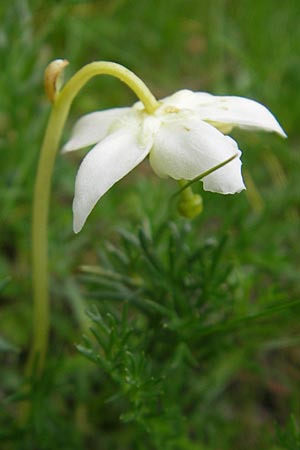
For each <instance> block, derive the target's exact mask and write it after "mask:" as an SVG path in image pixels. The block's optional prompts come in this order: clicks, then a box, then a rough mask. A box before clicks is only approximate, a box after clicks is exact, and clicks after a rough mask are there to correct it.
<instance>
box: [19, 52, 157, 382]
mask: <svg viewBox="0 0 300 450" xmlns="http://www.w3.org/2000/svg"><path fill="white" fill-rule="evenodd" d="M96 75H112V76H114V77H116V78H119V79H120V80H121V81H123V82H124V83H126V84H127V85H128V86H129V87H130V88H131V89H132V90H133V91H134V92H135V94H136V95H137V97H138V98H139V99H140V100H141V101H142V102H143V104H144V106H145V109H146V111H147V112H148V113H149V114H151V113H153V112H154V111H155V109H156V108H157V107H158V102H157V100H156V99H155V97H154V96H153V95H152V93H151V92H150V91H149V89H148V88H147V86H146V85H145V84H144V83H143V82H142V81H141V80H140V79H139V78H138V77H137V76H136V75H135V74H134V73H133V72H131V71H129V70H128V69H126V68H125V67H123V66H121V65H119V64H116V63H112V62H105V61H101V62H93V63H90V64H87V65H86V66H84V67H83V68H82V69H80V70H79V71H78V72H77V73H76V74H75V75H74V76H73V77H72V78H71V79H70V80H69V81H68V82H67V83H66V85H65V86H64V87H63V89H62V90H61V91H60V92H57V93H56V95H55V101H54V105H53V108H52V111H51V115H50V118H49V122H48V126H47V130H46V134H45V137H44V142H43V146H42V149H41V154H40V160H39V164H38V169H37V176H36V183H35V189H34V200H33V221H32V278H33V302H34V306H33V307H34V314H33V343H32V347H31V351H30V354H29V358H28V362H27V368H26V372H27V375H29V376H30V375H33V372H34V371H35V370H36V372H37V374H40V373H41V372H42V371H43V367H44V363H45V357H46V353H47V347H48V336H49V327H50V321H49V312H50V305H49V292H48V215H49V201H50V189H51V178H52V172H53V167H54V161H55V157H56V154H57V150H58V146H59V142H60V138H61V134H62V131H63V127H64V124H65V122H66V119H67V116H68V113H69V110H70V107H71V104H72V102H73V100H74V98H75V96H76V95H77V94H78V92H79V91H80V89H81V88H82V87H83V86H84V85H85V84H86V83H87V82H88V81H89V80H90V79H91V78H92V77H94V76H96Z"/></svg>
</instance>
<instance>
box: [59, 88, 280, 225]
mask: <svg viewBox="0 0 300 450" xmlns="http://www.w3.org/2000/svg"><path fill="white" fill-rule="evenodd" d="M233 127H239V128H244V129H248V130H265V131H274V132H276V133H278V134H280V135H281V136H284V137H285V136H286V134H285V132H284V131H283V129H282V128H281V126H280V125H279V123H278V122H277V120H276V119H275V117H274V116H273V115H272V114H271V113H270V111H269V110H268V109H267V108H266V107H264V106H263V105H261V104H260V103H257V102H255V101H253V100H249V99H246V98H242V97H231V96H230V97H227V96H226V97H220V96H214V95H211V94H207V93H203V92H192V91H189V90H181V91H178V92H176V93H175V94H173V95H171V96H169V97H166V98H164V99H162V100H160V101H159V107H158V108H157V109H156V110H155V112H154V113H152V114H149V113H147V112H146V110H145V108H144V106H143V104H142V103H141V102H138V103H136V104H134V105H133V106H132V107H131V108H129V107H126V108H115V109H109V110H105V111H97V112H93V113H90V114H87V115H85V116H83V117H82V118H81V119H79V120H78V122H77V123H76V124H75V126H74V129H73V132H72V135H71V138H70V140H69V141H68V142H67V143H66V144H65V146H64V148H63V151H64V152H68V151H72V150H78V149H80V148H83V147H87V146H90V145H94V147H93V148H92V149H91V150H90V152H89V153H88V154H87V155H86V157H85V158H84V159H83V161H82V164H81V166H80V168H79V170H78V173H77V177H76V183H75V197H74V202H73V211H74V231H75V233H78V232H79V231H80V230H81V228H82V227H83V225H84V223H85V221H86V219H87V217H88V215H89V214H90V212H91V211H92V209H93V208H94V206H95V204H96V203H97V201H98V200H99V199H100V198H101V197H102V195H103V194H105V192H106V191H107V190H108V189H109V188H111V187H112V186H113V185H114V184H115V183H116V182H117V181H119V180H120V179H121V178H123V177H124V176H125V175H126V174H128V173H129V172H130V171H131V170H132V169H134V167H136V166H137V165H138V164H139V163H140V162H141V161H143V160H144V159H145V158H146V156H148V155H149V160H150V164H151V166H152V169H153V170H154V172H155V173H156V174H157V175H158V176H160V177H171V178H174V179H176V180H180V179H184V180H192V179H194V178H196V177H197V176H199V175H200V174H201V173H203V172H206V171H207V170H209V169H211V168H212V167H214V166H216V165H218V164H220V163H222V162H224V161H225V160H227V159H229V158H230V157H231V156H233V155H234V154H237V157H236V158H235V159H233V160H232V161H230V162H229V163H228V164H226V165H225V166H223V167H221V168H220V169H218V170H216V171H215V172H212V173H210V174H209V175H207V176H206V177H204V178H203V180H202V181H203V187H204V189H205V190H207V191H211V192H218V193H221V194H234V193H237V192H240V191H242V190H243V189H245V185H244V182H243V178H242V174H241V160H240V155H241V152H240V150H239V149H238V146H237V143H236V142H235V141H234V140H233V139H232V138H230V137H228V136H226V134H227V133H229V132H230V131H231V130H232V128H233ZM95 144H96V145H95Z"/></svg>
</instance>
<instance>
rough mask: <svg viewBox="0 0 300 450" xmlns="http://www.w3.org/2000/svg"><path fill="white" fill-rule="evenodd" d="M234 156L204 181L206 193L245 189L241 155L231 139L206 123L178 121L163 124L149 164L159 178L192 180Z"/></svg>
mask: <svg viewBox="0 0 300 450" xmlns="http://www.w3.org/2000/svg"><path fill="white" fill-rule="evenodd" d="M235 154H237V155H238V156H237V158H235V159H234V160H233V161H231V162H230V163H228V164H227V165H225V166H224V167H222V168H221V169H218V170H216V171H215V172H213V173H212V174H210V175H208V176H206V177H205V178H204V179H203V184H204V188H205V189H207V190H211V191H213V192H220V193H223V194H233V193H236V192H240V191H241V190H243V189H245V186H244V182H243V179H242V175H241V162H240V160H239V156H240V154H241V152H240V151H239V149H238V146H237V144H236V142H235V141H234V140H233V139H231V138H229V137H227V136H224V135H223V134H222V133H220V132H219V131H218V130H217V129H216V128H214V127H213V126H211V125H209V124H208V123H206V122H203V121H202V120H199V119H195V118H190V119H189V120H188V119H185V120H182V119H181V120H178V121H170V122H169V123H168V122H165V123H162V125H161V127H160V129H159V131H158V132H157V135H156V138H155V141H154V146H153V149H152V150H151V152H150V164H151V166H152V168H153V170H154V171H155V172H156V173H157V175H159V176H162V177H165V176H170V177H172V178H175V179H176V180H179V179H185V180H192V179H194V178H196V177H197V176H199V175H201V173H204V172H205V171H207V170H209V169H211V168H213V167H214V166H216V165H217V164H220V163H222V162H224V161H226V159H228V158H230V157H231V156H233V155H235Z"/></svg>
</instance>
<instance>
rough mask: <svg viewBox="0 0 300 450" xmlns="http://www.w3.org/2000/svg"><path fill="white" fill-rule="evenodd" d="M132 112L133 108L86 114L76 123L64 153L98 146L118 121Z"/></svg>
mask: <svg viewBox="0 0 300 450" xmlns="http://www.w3.org/2000/svg"><path fill="white" fill-rule="evenodd" d="M130 111H131V108H114V109H107V110H105V111H96V112H93V113H90V114H86V115H85V116H83V117H81V118H80V119H79V120H78V121H77V122H76V123H75V125H74V128H73V130H72V134H71V137H70V139H69V141H68V142H67V143H66V144H65V145H64V147H63V150H62V151H63V152H69V151H73V150H78V149H79V148H83V147H87V146H88V145H93V144H96V143H97V142H99V141H101V140H102V139H103V138H104V137H105V136H106V135H107V134H108V133H109V131H110V128H111V127H112V125H113V124H114V122H115V121H116V120H118V119H120V118H122V117H123V116H124V117H125V116H128V114H130Z"/></svg>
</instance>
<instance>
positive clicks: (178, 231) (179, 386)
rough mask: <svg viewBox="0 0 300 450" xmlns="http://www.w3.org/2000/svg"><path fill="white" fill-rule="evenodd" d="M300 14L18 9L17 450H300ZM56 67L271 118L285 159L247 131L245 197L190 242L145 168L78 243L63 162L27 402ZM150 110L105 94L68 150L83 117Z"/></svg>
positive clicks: (9, 277)
mask: <svg viewBox="0 0 300 450" xmlns="http://www.w3.org/2000/svg"><path fill="white" fill-rule="evenodd" d="M299 14H300V4H299V2H298V1H297V0H287V1H286V2H283V3H281V4H280V5H279V4H278V5H277V4H275V2H274V1H271V0H262V1H260V2H258V1H257V2H253V1H250V0H242V1H237V0H236V1H233V0H232V1H225V0H213V1H211V2H206V1H204V0H203V1H202V0H187V1H180V0H172V1H171V0H167V1H165V2H159V1H156V0H154V1H148V0H147V1H146V0H140V1H139V2H136V1H133V0H130V1H129V0H111V1H109V2H105V1H102V0H101V1H97V2H96V1H94V2H92V1H91V2H88V1H75V0H72V1H66V0H63V1H60V2H55V1H53V0H52V1H51V0H48V1H42V0H32V1H26V0H19V1H17V0H13V1H8V0H4V1H2V2H1V5H0V17H1V29H0V61H1V62H0V64H1V75H0V147H1V148H0V168H1V169H0V170H1V177H0V198H1V211H0V214H1V230H0V246H1V254H0V296H1V302H0V367H1V376H0V380H1V381H0V399H1V407H0V443H1V444H0V447H1V449H2V448H3V449H4V450H35V449H36V450H54V449H56V448H60V449H63V450H68V449H72V450H74V449H78V450H83V449H95V448H97V449H99V450H102V449H103V450H127V449H128V450H134V449H138V450H152V449H153V450H161V449H164V450H196V449H197V450H202V449H203V450H219V449H220V450H229V449H237V450H250V449H253V448H257V449H260V450H298V449H300V444H299V428H298V423H299V418H300V411H299V408H300V401H299V363H300V356H299V344H300V327H299V312H300V304H298V302H299V301H300V284H299V256H300V255H299V253H300V252H299V246H298V241H299V222H300V220H299V214H300V209H299V208H300V185H299V181H298V180H299V168H300V163H299V148H298V147H299V124H298V122H299V115H300V94H299V85H300V60H299V53H300V28H299V25H298V21H299ZM55 58H66V59H68V60H69V61H70V66H69V68H68V69H67V76H70V75H71V74H73V73H75V71H76V70H78V69H79V68H80V67H81V66H82V65H84V64H86V63H87V62H90V61H92V60H100V59H102V60H114V61H116V62H120V63H122V64H124V65H126V66H127V67H129V68H130V69H132V70H133V71H135V72H136V73H137V74H138V75H139V76H140V77H141V78H142V79H143V80H144V81H145V82H146V84H147V85H149V87H150V88H151V89H152V90H153V92H154V94H155V95H156V96H157V97H162V96H165V95H168V94H170V93H172V92H174V91H176V90H178V89H182V88H190V89H193V90H203V91H208V92H212V93H215V94H227V95H240V96H246V97H250V98H253V99H256V100H258V101H260V102H262V103H264V104H265V105H267V106H268V107H269V108H270V109H271V111H272V112H273V113H274V114H275V115H276V117H278V119H279V121H280V123H281V124H282V126H283V127H284V129H285V130H286V132H287V134H288V140H281V139H280V138H278V137H276V136H273V135H268V134H264V133H252V134H250V133H246V132H237V131H234V134H233V135H234V138H236V139H237V141H238V142H239V146H240V148H241V149H242V150H243V169H244V173H245V175H246V177H245V178H246V181H247V186H248V190H247V192H244V193H241V194H239V195H237V196H228V197H227V196H220V195H217V194H211V193H202V194H203V199H204V205H205V208H204V212H203V214H202V215H201V216H200V217H198V218H197V219H195V220H193V221H192V222H186V221H185V220H183V219H182V218H180V217H179V216H178V214H177V212H176V209H175V208H174V207H173V206H172V204H170V199H171V196H172V194H173V193H174V192H175V190H176V189H177V186H176V184H175V183H174V182H173V181H171V180H160V179H158V178H156V177H155V175H154V174H153V173H152V171H151V170H149V165H148V163H147V162H145V163H143V165H141V166H140V167H139V168H138V169H136V170H135V171H134V172H133V173H132V174H130V175H129V176H128V177H126V178H125V179H124V180H122V181H121V182H120V183H118V184H117V185H116V186H114V187H113V188H112V189H111V190H110V192H109V193H107V195H106V196H105V197H104V198H103V199H102V200H101V202H100V203H99V204H98V205H97V207H96V208H95V210H94V211H93V213H92V214H91V216H90V218H89V219H88V222H87V224H86V226H85V227H84V229H83V231H82V232H81V233H80V234H79V235H77V236H75V235H74V234H73V232H72V212H71V203H72V197H73V187H74V178H75V175H76V170H77V167H78V165H79V163H80V160H81V158H82V155H83V154H82V153H81V154H74V155H71V156H62V155H59V156H58V158H57V161H56V166H55V174H54V180H53V189H52V200H51V210H50V232H49V239H50V274H51V283H50V290H51V301H52V316H51V339H50V349H49V355H48V359H47V367H46V370H45V374H44V376H43V378H42V379H41V380H39V381H37V380H35V381H34V380H32V383H31V384H30V385H29V388H28V390H27V391H25V390H24V388H23V385H24V364H25V361H26V357H27V355H28V352H29V348H30V338H31V320H32V304H31V282H30V276H31V269H30V220H31V201H32V192H33V184H34V177H35V172H36V164H37V160H38V154H39V149H40V145H41V141H42V137H43V133H44V130H45V126H46V122H47V117H48V114H49V110H50V106H49V104H48V101H47V99H46V97H45V95H44V92H43V71H44V68H45V67H46V65H47V64H48V62H49V61H51V60H52V59H55ZM134 101H135V98H134V95H133V94H132V93H131V92H130V91H129V90H128V89H127V88H126V87H125V86H124V85H122V84H120V83H119V82H118V81H116V80H111V79H110V78H108V77H103V78H99V79H95V80H93V81H91V82H90V83H89V84H88V86H87V87H86V88H84V90H83V91H82V92H81V94H80V95H79V97H78V99H76V101H75V103H74V105H73V107H72V110H71V115H70V119H69V121H68V125H67V127H66V129H65V133H64V139H67V137H68V136H69V132H70V129H71V125H72V124H73V123H74V122H75V120H76V119H77V118H78V117H79V116H80V115H82V114H84V113H87V112H89V111H94V110H97V109H102V108H109V107H114V106H121V105H128V104H131V103H133V102H134ZM253 186H255V188H254V187H253ZM195 190H196V191H198V192H201V184H200V183H199V185H198V186H197V187H196V188H195ZM86 310H88V311H89V312H88V315H86V314H85V311H86ZM90 327H92V329H93V331H92V332H91V331H90ZM78 350H79V351H78ZM27 387H28V385H27ZM24 396H26V397H27V398H29V399H30V402H31V404H32V409H31V414H30V416H29V418H28V420H27V421H26V423H24V422H23V423H22V421H21V420H20V418H19V416H20V408H21V404H22V401H23V399H24Z"/></svg>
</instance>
